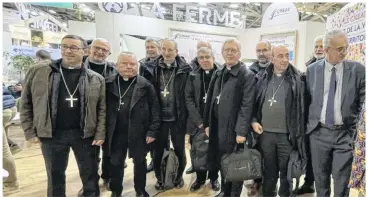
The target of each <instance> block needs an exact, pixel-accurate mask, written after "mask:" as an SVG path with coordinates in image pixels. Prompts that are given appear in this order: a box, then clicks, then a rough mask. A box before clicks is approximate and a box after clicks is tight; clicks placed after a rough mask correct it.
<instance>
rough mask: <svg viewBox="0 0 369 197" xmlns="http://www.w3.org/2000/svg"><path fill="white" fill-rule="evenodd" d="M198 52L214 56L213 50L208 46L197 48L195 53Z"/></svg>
mask: <svg viewBox="0 0 369 197" xmlns="http://www.w3.org/2000/svg"><path fill="white" fill-rule="evenodd" d="M199 53H208V54H210V55H211V56H212V57H214V53H213V50H212V49H211V48H209V47H201V48H199V50H197V55H199Z"/></svg>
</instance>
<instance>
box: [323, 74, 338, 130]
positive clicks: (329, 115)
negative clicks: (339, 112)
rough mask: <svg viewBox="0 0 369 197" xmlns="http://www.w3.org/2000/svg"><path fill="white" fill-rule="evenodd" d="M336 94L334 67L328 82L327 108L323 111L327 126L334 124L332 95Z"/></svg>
mask: <svg viewBox="0 0 369 197" xmlns="http://www.w3.org/2000/svg"><path fill="white" fill-rule="evenodd" d="M335 94H336V68H335V67H333V68H332V75H331V81H330V83H329V93H328V100H327V109H326V111H325V124H326V125H327V126H329V127H331V126H333V125H334V97H335Z"/></svg>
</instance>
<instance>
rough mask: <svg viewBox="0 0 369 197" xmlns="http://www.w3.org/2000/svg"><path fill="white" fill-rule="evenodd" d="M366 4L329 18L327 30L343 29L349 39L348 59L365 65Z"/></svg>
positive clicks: (356, 5) (354, 6)
mask: <svg viewBox="0 0 369 197" xmlns="http://www.w3.org/2000/svg"><path fill="white" fill-rule="evenodd" d="M365 14H366V13H365V3H357V4H353V5H352V6H350V7H347V8H345V9H342V10H341V11H339V12H337V13H335V14H333V15H331V16H329V17H328V18H327V23H326V24H327V26H326V29H327V30H330V29H341V30H343V31H345V32H346V33H347V35H348V39H349V48H348V54H347V56H346V59H349V60H355V61H358V62H361V63H363V64H365Z"/></svg>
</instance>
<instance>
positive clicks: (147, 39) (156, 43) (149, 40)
mask: <svg viewBox="0 0 369 197" xmlns="http://www.w3.org/2000/svg"><path fill="white" fill-rule="evenodd" d="M149 42H153V43H155V45H156V46H157V47H158V48H160V43H159V42H158V40H156V39H154V38H146V40H145V45H146V44H147V43H149Z"/></svg>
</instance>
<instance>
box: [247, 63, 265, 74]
mask: <svg viewBox="0 0 369 197" xmlns="http://www.w3.org/2000/svg"><path fill="white" fill-rule="evenodd" d="M249 69H250V70H251V71H252V72H253V73H254V74H255V75H256V74H258V72H260V71H264V70H265V68H263V67H261V66H260V65H259V61H256V62H254V63H253V64H251V66H250V67H249Z"/></svg>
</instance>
